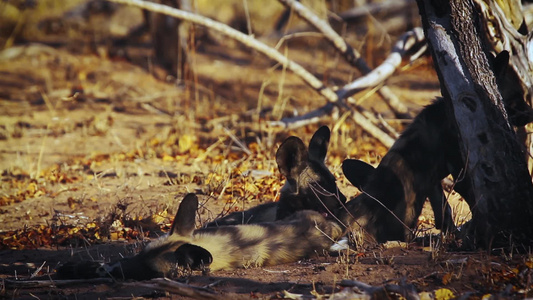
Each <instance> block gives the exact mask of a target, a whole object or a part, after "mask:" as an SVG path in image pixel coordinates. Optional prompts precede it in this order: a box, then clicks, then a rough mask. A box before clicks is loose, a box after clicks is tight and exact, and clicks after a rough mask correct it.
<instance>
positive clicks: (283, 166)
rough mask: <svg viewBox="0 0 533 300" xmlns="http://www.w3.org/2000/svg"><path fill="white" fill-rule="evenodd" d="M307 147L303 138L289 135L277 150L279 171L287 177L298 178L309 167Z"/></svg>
mask: <svg viewBox="0 0 533 300" xmlns="http://www.w3.org/2000/svg"><path fill="white" fill-rule="evenodd" d="M307 155H308V154H307V147H305V145H304V143H303V142H302V140H301V139H299V138H298V137H295V136H291V137H288V138H287V139H286V140H285V141H284V142H283V143H282V144H281V146H279V149H278V151H277V152H276V162H277V163H278V168H279V171H280V172H281V174H282V175H283V176H285V178H287V179H296V178H298V176H299V175H300V174H301V173H302V171H303V170H305V168H306V167H307V159H308V156H307Z"/></svg>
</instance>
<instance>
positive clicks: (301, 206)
mask: <svg viewBox="0 0 533 300" xmlns="http://www.w3.org/2000/svg"><path fill="white" fill-rule="evenodd" d="M329 138H330V131H329V128H328V127H327V126H322V127H320V128H319V129H318V130H317V131H316V132H315V133H314V134H313V137H312V138H311V141H310V142H309V150H308V149H307V147H306V146H305V144H304V143H303V142H302V140H301V139H300V138H298V137H295V136H291V137H289V138H287V139H286V140H285V141H284V142H283V143H282V144H281V146H280V147H279V149H278V151H277V152H276V162H277V163H278V168H279V170H280V172H281V174H282V175H283V176H284V177H285V178H286V182H285V185H284V186H283V188H282V189H281V193H280V199H279V201H278V202H270V203H265V204H261V205H258V206H256V207H253V208H251V209H249V210H246V211H242V212H234V213H231V214H229V215H227V216H225V217H223V218H219V219H216V220H214V221H213V222H210V223H208V224H206V226H205V227H213V226H222V225H237V224H255V223H260V222H272V221H275V220H282V219H284V218H286V217H287V216H290V215H292V214H294V213H295V212H297V211H299V210H305V209H309V210H314V211H318V212H320V213H322V214H323V215H325V216H330V217H331V214H333V215H336V214H337V212H338V211H339V209H340V208H341V207H342V205H343V204H344V203H345V202H346V197H345V196H344V195H343V194H342V193H341V192H340V191H339V189H338V187H337V184H336V183H335V177H334V176H333V174H331V172H330V171H329V169H328V168H327V167H326V165H325V163H324V160H325V158H326V154H327V151H328V143H329Z"/></svg>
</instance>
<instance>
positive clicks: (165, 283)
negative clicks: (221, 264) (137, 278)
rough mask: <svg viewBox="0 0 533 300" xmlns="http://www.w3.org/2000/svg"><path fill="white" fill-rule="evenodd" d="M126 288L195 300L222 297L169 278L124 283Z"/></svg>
mask: <svg viewBox="0 0 533 300" xmlns="http://www.w3.org/2000/svg"><path fill="white" fill-rule="evenodd" d="M123 285H124V286H132V287H145V288H150V289H154V290H160V291H165V292H169V293H174V294H178V295H181V296H185V297H191V298H194V299H220V298H221V297H220V295H217V294H216V293H214V292H212V291H210V290H208V289H205V288H201V287H195V286H192V285H188V284H184V283H181V282H177V281H174V280H170V279H167V278H156V279H152V280H150V281H141V282H131V283H123Z"/></svg>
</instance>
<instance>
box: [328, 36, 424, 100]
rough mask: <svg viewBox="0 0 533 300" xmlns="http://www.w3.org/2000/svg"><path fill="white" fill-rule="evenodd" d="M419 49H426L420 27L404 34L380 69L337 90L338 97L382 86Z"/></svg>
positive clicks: (342, 97)
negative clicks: (404, 59) (414, 49)
mask: <svg viewBox="0 0 533 300" xmlns="http://www.w3.org/2000/svg"><path fill="white" fill-rule="evenodd" d="M417 47H426V39H425V37H424V31H423V30H422V28H420V27H416V28H414V29H413V30H410V31H408V32H406V33H404V34H403V35H402V36H401V37H400V38H399V39H398V41H397V42H396V44H395V45H394V48H393V49H392V52H391V53H390V54H389V56H387V59H385V61H384V62H383V63H382V64H381V65H379V67H377V68H375V69H374V70H372V71H370V72H368V73H367V74H366V75H365V76H363V77H360V78H358V79H356V80H354V81H353V82H351V83H349V84H347V85H345V86H343V87H342V88H341V89H339V90H337V96H338V97H339V99H344V98H346V97H349V96H351V95H353V94H355V93H357V92H359V91H361V90H363V89H366V88H372V87H375V86H377V85H379V84H381V83H382V82H383V81H385V80H386V79H387V78H389V77H390V76H391V75H392V74H393V73H394V71H396V68H398V66H399V65H400V64H401V63H402V57H403V56H404V55H405V54H406V53H407V52H408V51H410V50H412V49H413V48H417ZM417 53H419V52H417ZM411 60H412V59H411ZM382 89H383V88H382Z"/></svg>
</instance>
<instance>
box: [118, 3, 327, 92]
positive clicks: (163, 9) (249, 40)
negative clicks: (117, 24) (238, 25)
mask: <svg viewBox="0 0 533 300" xmlns="http://www.w3.org/2000/svg"><path fill="white" fill-rule="evenodd" d="M109 1H111V2H116V3H122V4H127V5H133V6H136V7H140V8H143V9H146V10H149V11H152V12H157V13H161V14H164V15H167V16H172V17H174V18H178V19H181V20H185V21H189V22H191V23H194V24H198V25H202V26H205V27H207V28H209V29H212V30H215V31H218V32H220V33H222V34H224V35H226V36H228V37H230V38H232V39H234V40H236V41H239V42H241V43H242V44H244V45H246V46H248V47H250V48H252V49H254V50H256V51H258V52H260V53H262V54H264V55H266V56H267V57H269V58H271V59H273V60H275V61H277V62H279V63H280V64H282V65H284V66H286V67H287V69H289V70H291V71H292V72H293V73H295V74H296V75H298V76H300V77H301V78H302V79H303V80H304V81H305V83H307V84H308V85H309V86H310V87H312V88H313V89H314V90H316V91H317V92H319V93H320V94H321V95H322V96H323V97H324V98H326V99H327V100H328V101H331V102H337V100H338V98H337V95H336V94H335V92H333V91H332V90H331V89H330V88H328V87H327V86H325V85H324V84H323V83H322V82H321V81H320V80H319V79H317V78H316V77H315V76H313V74H311V73H309V72H308V71H307V70H306V69H304V68H303V67H302V66H301V65H299V64H298V63H296V62H294V61H291V60H289V59H288V58H287V57H285V56H284V55H283V54H281V53H280V52H278V51H277V50H276V49H274V48H272V47H270V46H268V45H266V44H264V43H262V42H260V41H258V40H257V39H254V38H253V37H251V36H248V35H246V34H244V33H242V32H240V31H238V30H235V29H233V28H231V27H230V26H228V25H226V24H224V23H220V22H217V21H214V20H212V19H210V18H206V17H203V16H200V15H198V14H194V13H191V12H187V11H184V10H180V9H176V8H172V7H169V6H166V5H162V4H157V3H153V2H148V1H142V0H109Z"/></svg>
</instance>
